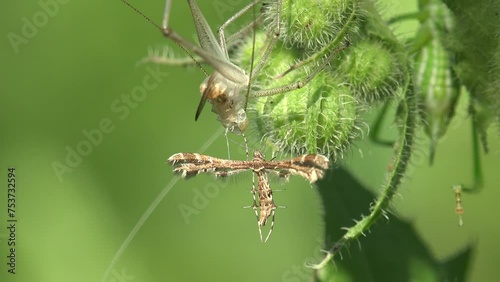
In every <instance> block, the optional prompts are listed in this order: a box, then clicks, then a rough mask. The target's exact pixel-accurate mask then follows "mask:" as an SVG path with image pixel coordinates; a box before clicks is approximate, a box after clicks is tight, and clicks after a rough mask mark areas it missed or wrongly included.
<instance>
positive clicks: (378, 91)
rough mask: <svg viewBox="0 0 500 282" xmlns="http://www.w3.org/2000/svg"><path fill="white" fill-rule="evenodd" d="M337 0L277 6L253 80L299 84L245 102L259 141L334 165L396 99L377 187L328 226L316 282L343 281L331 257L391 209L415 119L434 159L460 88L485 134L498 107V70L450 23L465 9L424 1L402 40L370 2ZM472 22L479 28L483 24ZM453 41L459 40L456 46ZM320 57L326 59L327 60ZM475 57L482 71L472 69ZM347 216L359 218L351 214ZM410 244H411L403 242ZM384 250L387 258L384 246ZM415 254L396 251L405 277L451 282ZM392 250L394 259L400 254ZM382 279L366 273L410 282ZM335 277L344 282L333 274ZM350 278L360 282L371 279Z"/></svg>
mask: <svg viewBox="0 0 500 282" xmlns="http://www.w3.org/2000/svg"><path fill="white" fill-rule="evenodd" d="M339 3H340V1H339V2H337V1H332V2H329V1H325V2H323V1H317V2H314V3H311V4H310V5H307V6H306V5H304V3H301V2H300V1H284V2H283V7H282V14H281V15H280V17H281V18H280V19H281V20H280V25H281V26H280V27H281V29H282V32H281V33H280V38H279V39H280V40H281V41H280V43H279V44H278V45H277V46H275V48H274V49H273V52H272V54H271V58H270V59H269V60H268V61H267V65H266V66H265V68H264V72H263V73H264V74H263V75H260V76H259V77H258V78H257V79H256V80H257V81H258V87H260V88H264V89H266V88H270V89H273V88H277V87H279V86H282V85H287V84H290V83H293V82H296V81H306V82H305V83H304V85H303V86H301V88H300V89H298V90H294V91H292V92H290V93H283V94H278V95H275V96H269V97H262V98H258V99H255V100H254V101H252V102H251V103H252V110H253V111H254V117H253V124H254V125H255V128H256V130H255V131H256V132H257V134H258V138H259V139H263V140H266V141H267V142H268V144H270V145H271V147H272V148H274V149H276V148H280V149H282V150H283V151H286V152H291V153H292V154H303V153H306V152H307V153H321V154H327V155H328V156H330V157H331V158H332V159H333V160H335V161H338V160H339V159H340V158H339V157H342V156H344V154H345V152H346V151H348V150H349V148H350V145H351V144H352V142H353V140H355V139H356V138H358V137H361V136H363V134H359V133H358V132H360V128H359V124H362V123H363V122H365V121H363V120H362V119H361V118H360V114H361V113H362V112H363V111H369V110H370V109H372V108H373V107H374V106H375V105H376V104H377V103H378V102H379V101H384V102H385V103H389V102H390V101H396V103H398V105H399V106H398V112H397V119H396V120H397V121H396V122H397V125H398V127H399V137H398V138H397V140H396V142H395V144H394V156H393V159H392V161H391V163H390V164H389V167H390V169H389V171H388V173H387V180H386V184H384V189H383V190H382V191H381V193H380V195H378V196H377V197H376V200H375V202H374V203H372V204H371V205H369V206H370V209H369V212H368V214H366V215H362V216H361V218H360V219H359V220H357V221H356V224H355V225H353V226H352V227H349V228H347V229H346V232H345V233H344V234H343V235H342V236H340V239H335V238H332V236H331V235H332V234H333V233H337V232H333V231H332V230H329V231H327V236H326V238H327V242H329V243H328V244H327V245H329V246H326V249H327V255H326V256H325V258H324V259H323V260H322V261H321V262H319V264H317V265H315V266H314V268H315V269H317V270H318V271H317V275H318V276H317V278H318V279H319V280H320V281H330V279H333V278H332V277H336V279H335V281H344V280H343V279H345V281H350V280H349V279H347V278H346V277H348V276H349V274H350V273H349V272H347V273H344V274H342V271H339V272H336V271H333V272H330V270H328V269H330V268H331V266H330V265H329V264H328V263H329V262H330V261H331V260H333V259H335V258H336V257H337V255H338V254H339V253H340V252H341V251H342V250H343V249H344V248H345V247H348V246H350V245H351V244H352V242H353V241H356V240H360V239H359V238H360V236H361V235H363V234H365V233H366V232H367V231H368V230H370V229H371V228H372V226H373V225H374V224H375V223H376V222H378V221H379V220H380V219H381V218H383V217H384V216H385V217H387V216H388V215H387V213H388V208H389V205H390V203H391V201H392V198H393V196H394V195H395V194H396V193H397V190H398V187H399V186H400V184H401V182H402V179H403V178H404V177H405V175H406V172H407V169H408V165H409V163H410V159H411V156H412V152H413V150H414V147H415V142H414V139H415V138H414V135H415V134H416V129H417V126H418V125H419V124H422V125H423V127H424V129H425V132H426V134H427V135H428V137H429V138H430V140H431V141H430V143H431V149H430V160H431V163H432V160H433V158H434V154H435V149H436V144H437V142H438V140H439V139H440V138H441V137H443V136H444V135H445V133H446V130H447V128H448V126H449V124H450V122H451V119H452V118H453V117H454V114H455V107H456V105H457V102H458V97H459V96H458V95H459V88H460V85H461V84H464V85H466V86H467V87H468V89H469V90H470V91H471V96H472V98H471V109H472V112H473V113H474V121H475V124H476V125H477V126H478V127H477V128H478V130H479V132H480V133H482V134H483V140H485V137H484V136H485V132H486V129H487V126H488V124H489V120H491V119H492V115H491V114H490V113H494V112H495V111H497V109H496V108H494V107H495V106H496V105H497V100H498V99H496V98H497V97H494V95H492V94H491V93H493V92H495V93H496V90H491V89H492V87H493V86H494V84H495V81H496V79H492V77H491V75H490V74H491V72H492V69H495V70H498V68H497V67H495V66H493V65H492V64H491V62H486V61H481V60H475V58H476V57H477V56H479V55H481V56H482V57H481V59H484V58H485V56H484V54H485V53H484V51H485V50H483V49H481V48H480V47H481V46H483V44H479V45H476V46H474V50H472V53H473V54H472V55H469V54H467V52H468V51H469V49H468V48H467V47H470V46H467V42H469V43H470V42H472V41H476V40H478V38H475V39H474V40H470V39H469V40H467V41H463V40H461V37H463V36H465V35H464V34H463V30H464V28H463V27H462V26H461V25H460V24H458V25H457V26H455V22H460V21H461V17H463V15H461V14H460V13H458V14H457V13H456V9H455V10H454V9H453V7H452V8H451V10H450V9H448V7H447V6H446V5H445V4H444V3H442V2H440V1H438V0H436V1H421V2H420V5H419V11H418V13H415V14H413V15H414V16H416V17H417V18H418V20H419V24H420V28H419V30H418V32H417V34H416V36H415V38H414V39H413V40H411V41H410V44H409V45H406V46H405V44H404V43H402V42H401V41H400V40H399V39H398V38H396V36H394V35H393V34H392V31H391V29H390V28H389V25H388V23H386V22H385V21H383V20H382V17H381V16H380V14H379V12H378V10H377V9H376V7H375V6H374V5H373V3H372V2H371V1H352V2H351V1H342V3H341V4H339ZM296 5H297V6H296ZM454 5H458V4H454ZM305 7H307V8H305ZM278 8H279V7H278V5H276V4H273V5H270V7H266V9H265V10H264V13H266V19H267V22H266V28H267V30H268V32H269V33H268V34H272V32H273V31H275V30H276V28H277V27H276V25H277V22H276V19H277V18H278V17H277V16H276V13H277V9H278ZM476 10H481V9H476ZM299 15H300V16H299ZM314 15H316V16H314ZM407 18H410V17H407V16H402V17H400V18H399V19H407ZM485 22H486V21H483V23H485ZM462 24H463V23H462ZM469 24H470V23H469ZM475 24H477V25H478V27H481V22H478V23H475ZM490 26H491V25H490ZM494 26H496V24H494ZM458 30H461V31H460V32H458ZM319 31H321V32H319ZM489 31H490V33H489V34H488V35H489V36H491V35H492V33H491V31H492V30H489ZM495 32H497V31H495ZM479 34H481V33H479ZM476 36H477V35H476ZM256 38H257V40H256V42H257V45H256V46H255V48H256V50H261V49H262V45H263V44H264V43H265V42H267V41H266V40H265V36H264V33H262V34H257V36H256ZM326 38H328V39H326ZM340 39H343V40H345V41H346V42H348V44H347V46H348V47H347V48H343V47H342V40H340ZM482 39H484V38H482ZM491 39H493V38H491ZM457 41H460V42H461V43H460V44H459V45H457V44H456V42H457ZM491 41H492V40H489V41H488V44H489V45H488V46H489V47H488V49H487V50H486V54H490V58H493V59H495V58H498V55H495V54H494V53H493V50H492V49H491V45H493V46H495V45H494V44H493V43H496V40H495V42H491ZM462 44H463V45H462ZM252 47H254V46H253V45H252V41H251V40H248V41H247V42H246V43H244V44H243V45H242V46H240V49H239V51H238V52H236V53H237V55H236V58H237V60H238V61H239V62H247V63H249V62H250V56H251V54H252V53H251V51H250V50H252ZM466 50H467V52H466ZM337 52H338V53H339V54H338V55H337V54H336V53H337ZM474 53H477V54H474ZM332 54H335V56H332ZM257 60H258V59H257ZM325 60H330V61H328V64H325ZM490 60H491V59H490ZM472 62H474V63H472ZM478 62H480V66H479V69H478V70H477V71H478V72H479V75H477V74H476V72H475V71H474V68H471V66H472V65H477V64H478ZM486 65H488V67H485V66H486ZM318 68H322V69H321V71H317V69H318ZM315 72H318V74H315ZM311 74H314V78H313V79H312V80H311V81H308V80H307V79H306V77H308V76H310V75H311ZM488 95H489V96H488ZM488 99H489V100H488ZM481 101H482V102H481ZM486 101H487V102H486ZM384 109H386V107H384ZM419 113H420V115H421V117H422V120H420V118H419ZM476 160H477V159H476ZM336 172H338V170H337V171H336ZM475 173H476V179H479V178H480V177H479V176H478V175H479V174H480V169H476V172H475ZM337 177H339V176H337ZM480 182H481V181H476V183H480ZM318 186H319V189H320V190H322V191H324V190H325V189H329V188H330V187H333V186H337V185H329V184H326V182H321V183H320V184H319V185H318ZM322 196H323V201H324V206H325V207H328V206H331V205H332V203H331V202H330V201H331V198H328V199H325V198H324V195H322ZM351 216H352V217H354V218H356V216H355V215H351ZM325 220H326V224H327V226H329V223H330V220H331V219H330V218H328V217H326V218H325ZM392 224H394V223H392ZM410 229H411V228H410ZM412 232H413V231H411V230H409V231H408V233H407V234H406V235H401V237H402V240H403V241H402V242H404V240H405V239H408V240H409V238H405V237H409V234H412ZM337 238H338V235H337ZM381 240H383V239H381ZM404 244H405V243H402V245H404ZM407 244H408V245H410V246H414V245H415V244H414V243H410V242H407ZM382 245H383V244H382ZM381 249H382V248H381ZM383 249H384V250H385V251H386V252H387V254H386V255H388V256H390V254H389V250H390V248H389V247H385V248H383ZM413 255H414V254H412V253H411V252H406V253H405V255H403V256H404V257H405V258H406V259H407V260H408V261H411V262H412V263H408V264H407V265H406V266H405V267H406V268H403V269H405V270H404V271H403V272H404V273H405V274H406V275H408V273H410V274H409V275H408V276H409V277H412V278H413V279H417V280H422V281H439V280H441V279H455V278H457V277H456V276H453V275H451V274H449V273H448V274H449V275H451V276H449V275H448V274H444V271H443V270H439V268H440V267H439V265H438V263H437V261H436V260H434V259H431V258H430V256H429V255H427V262H426V263H422V262H423V261H421V260H420V259H415V258H414V257H413ZM396 256H398V257H399V258H401V256H402V255H401V254H398V255H396ZM466 256H467V255H466ZM465 261H467V260H465ZM377 263H379V261H376V260H372V261H370V264H373V265H376V264H377ZM373 265H372V266H371V267H373V268H374V269H376V267H375V266H373ZM466 265H467V263H466V262H464V264H463V265H460V268H461V269H466ZM456 270H457V269H454V271H456ZM448 272H449V271H448ZM452 272H453V271H452ZM327 273H329V274H327ZM383 275H387V276H385V277H384V276H380V277H377V275H376V274H372V276H371V277H372V279H374V280H375V281H404V280H409V277H404V276H403V277H401V276H400V274H398V273H397V272H393V273H392V274H389V273H387V272H383ZM419 275H421V276H419ZM463 275H464V273H463V272H462V273H461V276H460V277H458V279H459V280H460V279H463ZM339 276H340V277H343V278H342V279H338V277H339ZM373 277H377V278H373ZM352 279H353V281H366V280H367V279H368V278H367V277H364V278H361V277H357V278H352Z"/></svg>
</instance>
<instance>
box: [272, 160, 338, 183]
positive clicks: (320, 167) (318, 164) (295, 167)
mask: <svg viewBox="0 0 500 282" xmlns="http://www.w3.org/2000/svg"><path fill="white" fill-rule="evenodd" d="M329 166H330V161H329V160H328V158H327V157H325V156H323V155H303V156H299V157H295V158H293V159H290V160H284V161H271V162H267V163H266V165H265V168H266V169H268V170H272V171H275V172H276V173H278V175H279V176H280V177H284V178H287V177H288V176H289V175H290V174H293V175H300V176H302V177H304V178H305V179H307V180H309V182H310V183H314V182H316V181H317V180H318V179H321V178H323V177H324V176H325V171H326V170H328V168H329Z"/></svg>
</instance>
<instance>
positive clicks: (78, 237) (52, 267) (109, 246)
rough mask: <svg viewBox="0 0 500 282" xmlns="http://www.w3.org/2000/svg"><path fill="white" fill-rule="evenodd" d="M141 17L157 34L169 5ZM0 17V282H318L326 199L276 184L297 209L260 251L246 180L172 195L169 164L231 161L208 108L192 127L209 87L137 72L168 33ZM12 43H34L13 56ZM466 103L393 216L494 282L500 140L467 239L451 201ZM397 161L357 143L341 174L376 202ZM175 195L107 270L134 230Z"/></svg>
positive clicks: (62, 11)
mask: <svg viewBox="0 0 500 282" xmlns="http://www.w3.org/2000/svg"><path fill="white" fill-rule="evenodd" d="M200 2H202V1H200ZM244 2H246V1H227V3H226V1H213V2H212V1H203V2H202V3H200V6H201V8H202V10H203V11H204V12H205V11H206V17H207V19H208V21H209V22H210V23H211V24H213V26H214V27H216V26H218V25H220V24H221V23H222V22H223V21H224V20H225V19H226V18H227V17H229V16H230V15H232V14H233V13H235V12H236V11H237V10H238V9H239V8H241V7H242V6H243V5H244ZM40 3H52V4H53V3H56V6H50V5H49V6H50V7H51V8H50V9H51V11H53V13H52V12H51V13H47V12H43V11H44V10H43V6H44V5H43V4H40ZM228 3H229V4H228ZM134 5H136V6H137V7H138V8H139V9H140V10H141V11H143V12H144V13H145V14H146V15H149V16H151V17H152V18H153V19H154V20H155V21H157V22H160V21H161V16H162V11H163V8H164V1H149V2H147V3H141V1H135V3H134ZM217 7H218V9H219V10H217ZM382 7H383V10H385V11H387V12H388V13H389V14H397V13H400V12H403V11H413V10H415V9H416V3H414V2H413V1H408V2H407V3H405V4H399V2H397V1H393V2H389V1H384V2H383V3H382ZM389 7H390V8H389ZM221 8H222V10H221ZM173 9H174V11H175V12H174V13H173V15H172V26H173V27H174V28H175V29H176V30H177V31H178V32H179V33H181V34H183V35H185V36H186V37H187V38H193V36H194V35H195V32H194V27H193V25H192V21H191V19H190V15H189V10H188V7H187V4H186V3H185V2H184V1H175V3H174V7H173ZM1 14H2V15H1V17H0V21H1V22H0V23H1V24H0V34H2V35H3V40H2V41H1V45H0V53H1V54H2V60H1V62H2V67H1V70H2V73H1V76H0V79H1V83H0V85H1V87H2V88H1V89H2V91H1V95H2V102H1V103H0V105H1V107H2V108H1V111H0V115H1V119H0V120H1V127H0V129H1V132H2V138H1V141H0V142H1V143H0V156H1V158H0V164H1V165H0V168H2V169H3V173H2V174H1V177H0V179H1V183H4V184H3V187H4V188H3V189H2V191H1V192H0V226H1V228H0V241H1V242H0V258H1V259H0V265H1V268H0V271H1V272H0V280H1V281H102V280H103V279H104V275H105V273H106V271H107V270H109V272H108V274H109V275H108V276H107V279H106V281H255V280H260V281H282V280H283V279H285V278H286V277H292V276H293V277H295V278H296V279H297V280H290V281H308V280H309V278H308V277H310V273H311V271H310V269H308V268H306V267H305V266H304V264H305V263H306V262H311V260H318V259H319V258H320V257H317V253H318V250H319V249H320V248H321V246H322V238H323V230H324V226H323V223H322V207H321V201H320V198H319V195H318V193H317V191H315V189H311V188H310V187H309V185H308V184H307V183H306V182H305V181H303V180H301V179H298V178H292V179H291V181H290V183H288V184H286V186H283V185H280V184H278V183H276V182H273V183H272V184H271V185H273V187H274V188H275V189H276V190H280V189H282V190H283V189H285V188H286V191H283V192H280V191H277V192H275V200H276V203H277V204H278V205H284V206H286V207H287V209H280V210H278V211H277V218H276V225H275V230H274V233H273V235H272V236H271V239H270V241H269V242H267V243H265V244H263V243H261V242H260V241H259V238H258V229H257V224H256V220H255V216H254V214H253V211H251V210H248V209H243V208H242V207H244V206H247V205H250V204H251V202H252V201H251V195H250V193H249V190H250V183H251V180H250V174H249V173H246V174H244V175H241V176H237V177H235V178H234V179H229V180H228V181H226V182H219V181H216V180H215V179H214V178H213V177H211V176H208V175H204V176H199V177H196V178H194V179H191V180H189V181H184V180H178V182H175V184H174V185H173V186H169V184H171V183H172V182H171V181H172V179H174V178H175V177H173V175H172V172H171V167H170V166H168V165H166V164H165V160H166V159H167V158H168V157H169V156H170V155H172V154H173V153H176V152H196V151H198V152H200V149H201V148H202V147H204V146H205V147H206V150H205V153H207V154H210V155H213V156H220V157H226V156H227V148H226V141H225V139H224V137H223V135H222V134H221V131H220V128H221V126H220V124H219V122H217V121H216V119H215V115H214V114H213V113H211V112H210V111H209V109H208V108H209V107H207V109H205V111H204V112H203V113H202V116H201V118H200V119H199V121H197V122H194V112H195V109H196V106H197V103H198V101H199V98H200V96H199V84H200V82H201V81H202V80H203V78H204V75H203V73H201V72H200V71H199V70H197V69H185V68H171V67H161V68H158V69H157V67H156V66H153V65H136V63H137V62H139V61H140V60H141V59H142V58H144V57H145V56H146V54H147V50H148V47H152V46H158V44H164V43H167V44H170V45H172V44H171V42H168V41H167V40H165V39H164V38H163V37H162V36H161V34H160V33H159V31H158V30H157V29H155V28H154V27H153V26H152V25H150V24H148V23H147V22H146V21H145V20H144V19H142V18H141V17H139V16H138V15H137V14H135V13H134V12H133V11H131V10H130V9H129V8H128V7H126V6H125V5H124V4H123V3H121V2H120V1H118V0H115V1H99V2H98V1H95V2H93V1H86V2H85V3H81V1H71V0H68V1H66V2H64V1H60V2H56V1H48V0H45V1H44V0H42V1H41V2H34V1H32V2H27V1H26V2H9V3H4V5H3V9H2V12H1ZM44 14H45V16H44ZM25 19H26V20H25ZM26 21H29V22H31V23H33V22H35V25H34V29H33V28H32V29H31V30H30V29H29V27H25V26H26V25H27V24H26ZM414 27H415V23H409V25H407V26H405V25H402V26H400V27H399V28H398V30H397V34H398V35H401V36H411V33H412V32H413V30H414ZM13 33H14V34H17V35H19V36H23V33H24V34H25V35H27V36H23V37H24V39H23V40H22V41H16V42H18V44H14V45H13V44H12V43H11V39H12V38H13V37H12V36H13V35H12V34H13ZM16 40H20V39H19V38H17V39H16ZM179 54H181V53H179ZM148 69H149V70H148ZM151 69H153V70H158V71H159V72H161V73H162V76H160V78H159V81H158V83H157V85H155V86H154V87H151V88H150V89H149V90H147V92H146V94H145V95H143V96H142V97H141V101H137V102H136V103H133V102H132V103H130V104H127V102H126V101H124V100H122V99H123V97H124V96H127V95H130V93H132V92H133V91H136V90H137V89H138V88H137V87H141V86H142V85H143V83H144V82H143V80H144V78H145V77H148V76H149V75H150V72H151V71H150V70H151ZM165 73H168V74H167V75H165ZM462 98H463V99H462V103H461V110H460V111H459V112H458V113H457V117H456V118H455V120H454V121H453V123H452V125H451V126H450V130H449V133H448V134H447V136H446V137H445V138H444V139H443V140H442V142H440V144H439V146H438V150H437V157H436V160H435V164H434V166H433V167H432V168H430V167H428V162H427V156H426V155H425V152H426V150H427V148H428V145H427V140H426V138H425V137H424V136H423V134H420V135H419V136H420V138H418V140H419V142H418V143H419V148H418V150H417V152H416V155H415V156H416V157H415V158H414V161H413V166H412V167H411V168H410V171H409V174H408V178H407V180H406V181H405V183H404V185H403V186H402V188H401V190H400V195H401V196H400V197H396V199H395V201H394V208H395V213H396V214H398V215H400V216H401V217H402V218H405V219H407V220H409V221H410V222H412V223H414V225H415V226H416V228H417V230H418V232H419V234H420V236H421V237H422V239H423V240H424V241H425V242H427V244H428V245H429V247H430V249H431V251H432V253H433V254H434V255H435V256H436V257H437V258H438V259H444V258H446V257H448V256H450V255H452V254H454V253H456V252H458V251H459V250H460V249H461V248H463V247H464V246H466V245H467V244H469V243H473V244H476V247H475V252H474V255H473V260H472V264H471V265H470V272H469V273H468V281H493V280H494V279H495V277H498V267H497V263H498V261H499V260H500V248H499V247H498V245H499V244H498V238H499V237H500V220H499V219H498V215H497V211H498V208H499V204H498V201H499V199H500V191H499V190H498V189H497V184H498V183H499V182H500V175H499V174H498V172H499V171H500V162H499V161H498V159H499V151H500V142H499V139H498V136H499V135H498V131H491V134H490V144H491V152H490V153H489V154H488V155H486V156H485V157H484V158H483V163H484V174H485V177H486V179H485V180H486V181H485V183H486V188H485V189H484V190H483V191H482V192H481V193H480V194H475V195H470V194H466V195H464V196H463V204H464V208H465V215H464V221H465V225H464V226H463V227H462V228H459V227H458V226H457V222H458V219H457V217H456V215H455V214H454V208H455V200H454V196H453V192H452V191H451V189H450V187H451V185H452V184H456V183H464V184H469V183H471V182H472V156H471V146H472V145H471V137H470V130H471V129H470V120H469V119H468V117H467V114H466V111H465V107H466V100H465V97H462ZM102 123H105V124H104V125H103V124H102ZM103 126H104V127H105V129H106V130H107V131H108V133H102V140H98V142H94V144H92V145H90V147H89V146H87V147H85V145H88V144H90V143H88V137H86V136H85V133H84V132H92V133H93V134H94V136H97V135H99V134H97V133H96V131H97V130H102V129H100V128H102V127H103ZM420 133H421V132H420ZM95 134H97V135H95ZM214 136H215V137H216V138H215V140H214V141H213V142H210V141H211V140H212V139H211V138H213V137H214ZM231 138H232V139H233V140H235V141H236V142H237V143H241V140H239V138H238V137H237V136H236V137H235V136H233V137H231ZM98 139H101V138H98ZM207 146H208V147H207ZM231 146H232V147H231V148H232V150H233V151H241V150H240V148H239V147H238V146H239V145H237V144H234V143H233V142H232V144H231ZM77 148H80V150H83V151H84V152H85V156H82V157H81V160H80V161H78V160H75V159H73V160H72V161H73V162H74V167H68V171H65V172H63V173H61V172H60V173H59V175H58V174H57V173H56V172H55V170H54V164H55V163H59V164H66V158H67V155H68V150H76V149H77ZM358 152H362V153H358ZM391 152H392V150H391V149H387V148H381V147H379V146H377V145H373V144H371V143H369V142H368V141H362V142H360V143H359V144H357V146H356V147H355V148H354V149H353V153H352V154H351V156H350V158H349V159H348V160H347V161H346V164H347V166H348V167H349V168H350V170H351V172H352V173H353V174H354V175H356V176H357V177H358V178H359V180H360V181H361V182H362V183H364V184H366V185H367V186H369V187H371V188H372V189H373V191H374V192H377V191H378V189H379V187H381V185H382V183H383V180H384V177H385V175H384V172H385V171H386V165H387V163H388V161H389V160H390V157H391ZM240 155H241V154H237V153H235V154H234V155H232V157H233V158H238V157H240ZM8 167H15V168H16V175H17V209H16V211H17V219H18V223H17V244H18V245H17V266H16V271H17V274H15V275H11V274H8V273H7V272H6V255H7V254H8V251H7V239H8V236H9V234H8V230H7V229H6V226H7V222H6V216H7V212H6V210H7V200H6V195H7V184H6V183H7V180H6V179H7V168H8ZM333 177H334V176H333ZM175 179H177V178H175ZM169 188H171V189H170V190H168V193H167V195H166V197H165V198H163V200H162V201H161V202H160V203H159V205H158V207H157V208H156V210H154V211H153V213H152V214H151V216H150V217H149V218H148V219H147V221H146V222H145V223H144V225H143V226H142V228H141V229H140V230H139V232H138V233H137V236H136V237H135V238H134V239H133V240H132V241H131V242H130V245H129V246H128V248H127V249H126V250H125V251H124V253H123V255H122V256H120V257H119V259H118V260H116V261H115V263H114V264H113V267H112V268H111V269H109V267H110V265H111V263H112V260H113V258H114V257H115V255H116V252H117V250H118V249H119V247H120V245H121V244H122V243H123V241H124V240H125V239H126V237H127V235H128V234H129V233H130V231H131V229H132V228H133V227H134V226H135V225H136V223H137V222H138V220H139V219H140V218H141V216H142V215H143V214H144V213H145V211H146V210H147V209H148V207H150V206H151V205H152V203H153V201H154V200H155V199H158V195H159V194H160V193H161V192H162V191H166V190H165V189H169ZM207 189H208V190H207ZM332 189H334V187H333V188H332ZM197 193H202V194H204V195H206V196H208V198H207V200H206V202H198V203H196V202H193V201H197V199H198V198H197V197H196V194H197ZM207 193H208V194H207ZM196 204H198V205H199V206H198V208H195V209H196V210H195V211H194V213H193V214H192V215H190V216H189V217H186V216H183V214H182V213H181V209H182V207H186V205H188V206H191V207H194V206H195V205H196ZM389 223H390V221H389ZM341 227H342V226H339V227H338V228H341ZM374 232H376V230H374ZM360 244H361V246H363V239H361V240H360ZM352 247H353V248H356V247H357V246H352ZM344 259H349V256H348V255H347V256H344ZM291 273H296V274H294V275H291Z"/></svg>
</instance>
